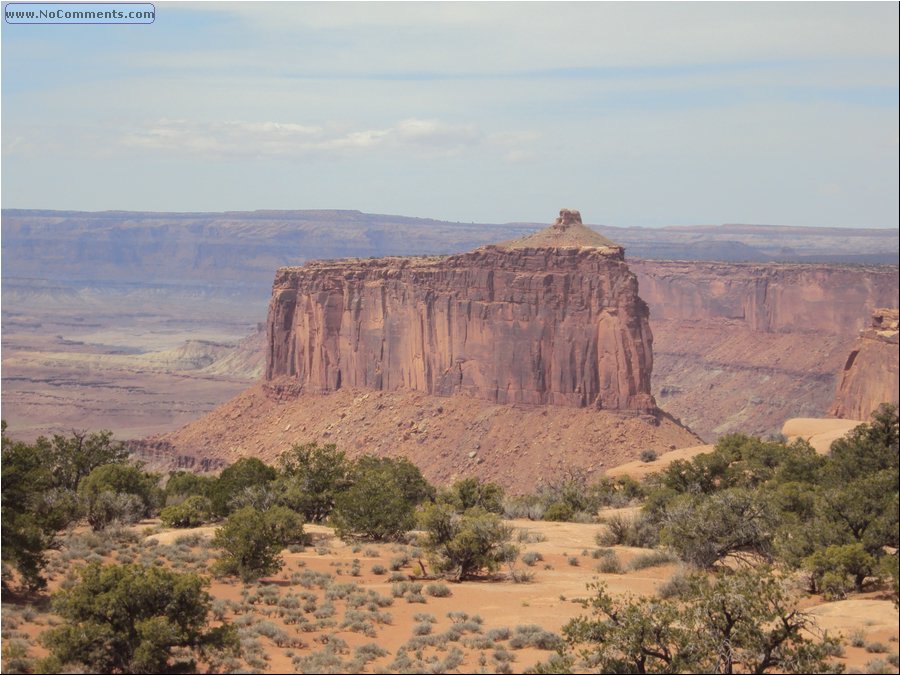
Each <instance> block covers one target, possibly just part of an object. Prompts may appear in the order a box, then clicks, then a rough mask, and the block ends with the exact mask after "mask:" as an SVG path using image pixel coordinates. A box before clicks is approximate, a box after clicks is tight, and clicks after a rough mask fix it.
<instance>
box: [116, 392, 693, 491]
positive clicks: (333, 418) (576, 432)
mask: <svg viewBox="0 0 900 675" xmlns="http://www.w3.org/2000/svg"><path fill="white" fill-rule="evenodd" d="M273 390H274V391H273ZM645 417H646V416H644V415H622V414H620V413H617V412H608V411H605V410H595V409H593V408H570V407H562V406H541V407H535V406H530V405H529V406H526V405H499V404H495V403H487V402H485V401H481V400H478V399H475V398H472V397H471V396H465V395H457V396H449V397H440V396H432V395H430V394H425V393H422V392H418V391H408V390H397V391H374V390H372V389H355V388H353V387H346V386H345V387H341V388H340V389H339V390H337V391H335V392H333V393H330V394H328V395H325V396H323V395H321V394H311V393H298V392H297V391H296V388H294V389H293V390H292V388H291V387H290V386H289V385H282V384H281V383H279V384H275V383H260V384H256V385H254V386H252V387H250V388H248V389H246V390H244V391H243V392H242V393H241V394H239V395H238V396H236V397H235V398H233V399H232V400H231V401H228V402H227V403H225V404H223V405H221V406H219V407H218V408H216V409H215V410H213V411H212V412H210V413H208V414H207V415H205V416H203V417H201V418H200V419H198V420H195V421H194V422H191V423H190V424H188V425H186V426H184V427H182V428H181V429H179V430H177V431H174V432H172V433H169V434H166V435H165V436H160V437H156V438H154V439H151V440H148V441H146V442H145V443H140V444H135V445H134V446H133V447H134V449H135V450H136V451H139V452H138V456H139V458H140V459H141V460H143V461H145V462H148V465H149V466H150V467H152V468H153V469H154V470H169V469H173V468H178V467H190V468H193V469H195V470H197V469H201V470H205V469H206V468H207V467H208V468H211V469H215V468H216V467H219V466H222V465H225V464H232V463H234V462H235V461H237V460H238V459H240V458H241V457H248V456H252V457H259V458H260V459H262V460H263V461H266V462H274V461H275V460H276V459H277V457H278V456H279V455H280V454H281V453H282V452H284V451H285V450H287V449H288V448H290V447H291V445H293V444H295V443H300V444H303V443H310V442H318V443H335V444H337V446H338V448H339V449H341V450H343V451H345V452H347V455H348V456H349V457H359V456H360V455H362V454H373V455H377V456H379V457H406V458H407V459H409V460H410V461H412V462H414V463H415V464H416V465H417V466H419V467H420V468H421V469H422V472H423V473H424V474H425V476H426V477H427V478H428V479H429V480H430V481H433V482H435V483H437V484H439V485H445V484H447V483H449V482H452V481H453V480H455V479H457V478H467V477H470V476H478V477H480V478H481V479H482V480H491V481H495V482H497V483H499V484H500V485H502V486H503V487H504V488H506V489H507V490H510V491H512V492H514V493H527V492H531V491H533V490H534V489H535V488H536V487H537V486H539V485H540V484H541V483H542V482H549V481H557V480H559V479H560V478H561V477H562V476H565V475H566V474H567V473H569V472H572V471H583V472H585V473H586V474H587V475H588V476H592V477H599V476H600V475H601V474H602V473H603V472H604V471H605V470H606V469H607V468H609V467H612V466H617V465H619V464H622V463H624V462H628V461H631V460H634V459H637V458H638V457H639V456H640V454H641V452H642V451H644V450H653V451H655V452H656V453H657V454H660V455H661V454H662V453H664V452H666V451H668V450H670V449H672V448H682V447H689V446H695V445H697V444H698V443H699V442H700V440H699V439H698V438H697V436H695V435H694V434H693V433H691V432H690V431H689V430H688V429H685V428H684V427H683V426H682V425H681V424H679V423H678V422H676V421H675V420H673V419H672V418H671V417H669V416H668V415H666V414H665V413H659V414H657V415H656V416H655V418H654V420H653V422H652V423H649V422H648V420H647V419H645ZM192 458H193V460H192ZM191 461H193V462H194V463H193V465H191Z"/></svg>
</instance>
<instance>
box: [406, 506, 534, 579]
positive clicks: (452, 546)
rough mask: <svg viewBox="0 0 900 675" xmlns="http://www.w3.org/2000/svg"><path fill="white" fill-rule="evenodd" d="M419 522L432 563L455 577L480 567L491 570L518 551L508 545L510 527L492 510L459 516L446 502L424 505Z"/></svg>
mask: <svg viewBox="0 0 900 675" xmlns="http://www.w3.org/2000/svg"><path fill="white" fill-rule="evenodd" d="M421 525H422V529H424V530H425V532H426V538H425V541H424V542H423V545H424V548H425V550H426V551H427V552H428V556H429V560H430V561H431V564H432V566H433V567H434V569H435V570H437V571H438V572H443V573H447V574H450V575H451V576H453V577H454V578H455V579H457V580H459V579H465V578H468V577H471V576H474V575H476V574H478V573H479V572H481V571H482V570H488V571H495V570H496V569H497V568H498V567H499V566H500V564H501V563H504V562H507V561H510V560H513V559H515V557H516V555H517V554H518V549H516V548H515V547H514V546H512V545H511V544H510V540H511V539H512V532H513V530H512V528H511V527H510V526H508V525H505V524H504V523H503V521H502V520H501V519H500V516H498V515H497V514H496V513H489V512H488V511H485V510H484V509H482V508H480V507H475V508H471V509H469V510H467V511H466V512H465V513H463V514H461V515H460V514H458V513H456V512H455V510H454V509H453V507H451V506H448V505H446V504H427V505H426V506H425V508H424V509H423V511H422V513H421Z"/></svg>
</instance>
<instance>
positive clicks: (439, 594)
mask: <svg viewBox="0 0 900 675" xmlns="http://www.w3.org/2000/svg"><path fill="white" fill-rule="evenodd" d="M425 593H426V594H427V595H430V596H432V597H434V598H449V597H450V596H451V595H453V593H452V592H451V591H450V587H449V586H447V584H428V585H427V586H425Z"/></svg>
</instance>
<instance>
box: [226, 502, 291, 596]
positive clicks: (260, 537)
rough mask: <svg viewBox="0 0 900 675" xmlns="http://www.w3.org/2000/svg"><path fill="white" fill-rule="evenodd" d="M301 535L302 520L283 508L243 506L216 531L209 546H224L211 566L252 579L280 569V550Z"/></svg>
mask: <svg viewBox="0 0 900 675" xmlns="http://www.w3.org/2000/svg"><path fill="white" fill-rule="evenodd" d="M302 537H303V519H302V518H301V517H300V515H299V514H297V513H294V512H293V511H291V510H290V509H287V508H285V507H274V508H272V509H270V510H269V511H265V512H261V511H257V510H256V509H254V508H253V507H252V506H245V507H244V508H242V509H239V510H237V511H235V512H234V513H232V514H231V515H230V516H228V518H227V519H226V520H225V523H224V525H223V526H222V527H220V528H219V529H217V530H216V535H215V537H214V538H213V541H212V545H213V546H215V547H217V548H221V549H223V551H222V556H221V557H220V558H219V559H218V560H217V561H216V563H215V567H214V569H215V570H216V572H218V573H219V574H223V575H234V576H239V577H240V578H241V580H242V581H253V580H256V579H258V578H259V577H262V576H266V575H268V574H274V573H275V572H277V571H278V570H280V569H281V566H282V564H283V561H282V559H281V556H280V553H281V549H283V548H284V546H285V545H286V544H287V543H289V542H295V541H300V540H301V539H302Z"/></svg>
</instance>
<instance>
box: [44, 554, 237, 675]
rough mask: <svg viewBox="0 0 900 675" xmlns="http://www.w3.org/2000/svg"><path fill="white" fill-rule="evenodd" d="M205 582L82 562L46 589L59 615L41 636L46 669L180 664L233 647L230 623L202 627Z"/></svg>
mask: <svg viewBox="0 0 900 675" xmlns="http://www.w3.org/2000/svg"><path fill="white" fill-rule="evenodd" d="M205 586H206V582H204V581H202V580H201V579H200V578H199V577H197V576H196V575H193V574H179V573H177V572H173V571H171V570H168V569H165V568H163V567H158V566H153V567H142V566H139V565H114V566H108V567H101V566H100V565H97V564H93V565H89V566H88V567H86V568H84V569H83V570H82V571H81V573H80V580H79V581H78V582H77V583H76V584H75V585H74V586H73V587H72V588H70V589H69V590H67V591H61V592H60V593H57V594H56V595H55V596H54V599H53V607H54V611H55V612H56V613H57V614H58V615H59V616H61V617H62V618H63V620H64V622H65V623H63V625H61V626H59V627H57V628H52V629H50V630H48V631H47V632H46V633H44V634H43V636H42V638H41V639H42V642H43V643H44V645H45V646H46V647H47V648H48V649H49V650H50V654H51V659H50V661H51V662H50V663H47V664H45V668H47V667H48V666H49V667H50V668H49V670H46V672H72V671H69V670H63V669H62V667H63V666H65V665H66V664H78V665H79V666H80V667H82V668H86V669H88V672H97V673H170V672H185V669H192V668H193V666H194V661H195V660H197V659H199V660H201V661H205V660H206V659H207V658H210V657H212V656H213V654H214V652H215V649H218V650H222V649H227V650H229V651H231V652H233V653H237V651H238V640H237V634H236V631H235V630H234V629H233V628H232V627H229V626H222V627H221V628H216V629H212V630H210V629H208V627H207V622H208V615H209V612H210V607H211V602H212V600H211V598H210V596H209V594H208V593H207V592H206V591H205V590H204V588H205ZM176 655H177V656H176ZM185 657H188V658H187V659H185ZM176 659H178V660H176ZM53 664H56V666H57V667H53ZM69 667H71V666H69Z"/></svg>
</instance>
